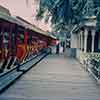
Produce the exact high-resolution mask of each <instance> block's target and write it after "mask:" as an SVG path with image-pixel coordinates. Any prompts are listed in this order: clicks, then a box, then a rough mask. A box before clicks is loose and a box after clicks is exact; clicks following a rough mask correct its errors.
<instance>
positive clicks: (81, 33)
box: [80, 31, 84, 51]
mask: <svg viewBox="0 0 100 100" xmlns="http://www.w3.org/2000/svg"><path fill="white" fill-rule="evenodd" d="M80 35H81V51H82V49H83V47H84V46H83V31H81V32H80Z"/></svg>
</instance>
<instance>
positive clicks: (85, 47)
mask: <svg viewBox="0 0 100 100" xmlns="http://www.w3.org/2000/svg"><path fill="white" fill-rule="evenodd" d="M87 38H88V30H87V28H85V30H84V52H85V53H86V52H87Z"/></svg>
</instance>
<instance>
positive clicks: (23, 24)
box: [0, 14, 56, 73]
mask: <svg viewBox="0 0 100 100" xmlns="http://www.w3.org/2000/svg"><path fill="white" fill-rule="evenodd" d="M44 33H45V32H44V31H42V30H41V29H38V28H36V27H35V26H33V25H32V24H30V23H29V22H27V21H25V20H24V19H22V18H20V17H16V18H14V17H11V16H8V15H3V14H2V15H1V14H0V73H2V72H3V71H4V70H9V69H11V68H12V67H13V66H14V64H15V63H16V62H18V63H22V62H23V61H24V60H26V58H28V57H30V56H31V55H36V54H37V53H39V52H40V51H41V50H42V49H45V48H48V46H49V45H51V44H52V43H53V42H52V41H54V40H56V39H54V38H52V37H50V36H48V35H47V34H44Z"/></svg>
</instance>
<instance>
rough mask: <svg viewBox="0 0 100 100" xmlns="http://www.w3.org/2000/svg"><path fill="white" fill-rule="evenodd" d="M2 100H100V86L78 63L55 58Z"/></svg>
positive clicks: (26, 75)
mask: <svg viewBox="0 0 100 100" xmlns="http://www.w3.org/2000/svg"><path fill="white" fill-rule="evenodd" d="M0 100H100V86H99V85H98V84H96V82H95V80H93V79H92V78H91V77H90V76H89V74H88V73H87V72H85V71H84V69H83V68H82V67H81V66H80V64H79V63H78V62H77V61H76V60H75V59H72V58H66V57H64V56H63V55H52V56H48V57H46V58H45V59H44V60H43V61H42V62H40V63H39V64H37V66H36V67H34V68H33V69H31V70H30V71H29V72H27V73H26V74H25V75H23V76H22V77H21V78H20V79H19V80H18V81H17V82H16V83H15V84H14V85H13V86H11V87H10V88H9V89H8V90H7V91H6V92H5V93H3V94H1V95H0Z"/></svg>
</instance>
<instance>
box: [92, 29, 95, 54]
mask: <svg viewBox="0 0 100 100" xmlns="http://www.w3.org/2000/svg"><path fill="white" fill-rule="evenodd" d="M91 35H92V49H91V50H92V53H93V52H94V40H95V30H92V31H91Z"/></svg>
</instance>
